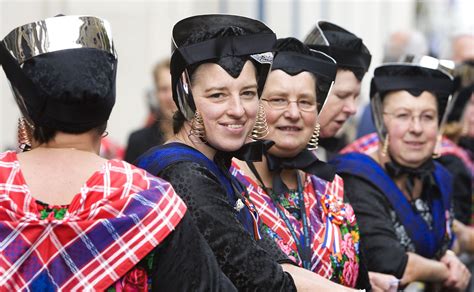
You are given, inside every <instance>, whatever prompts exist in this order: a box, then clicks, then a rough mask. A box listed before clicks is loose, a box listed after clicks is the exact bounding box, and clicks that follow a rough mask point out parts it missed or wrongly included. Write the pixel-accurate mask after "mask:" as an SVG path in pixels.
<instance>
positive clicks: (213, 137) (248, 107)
mask: <svg viewBox="0 0 474 292" xmlns="http://www.w3.org/2000/svg"><path fill="white" fill-rule="evenodd" d="M191 90H192V92H193V97H194V102H195V104H196V108H197V110H198V111H199V112H200V113H201V116H202V118H203V121H204V128H205V131H206V140H207V142H208V143H209V144H210V145H212V146H213V147H215V148H217V149H219V150H223V151H234V150H237V149H239V148H240V147H242V145H243V144H244V143H245V142H246V139H247V136H248V135H249V133H250V132H251V130H252V128H253V125H254V123H255V119H256V116H257V111H258V96H257V77H256V70H255V67H254V65H253V64H252V63H251V62H250V61H247V62H246V63H245V65H244V67H243V69H242V72H241V73H240V75H239V77H237V78H235V79H234V78H233V77H232V76H230V75H229V74H228V73H227V72H226V71H225V70H224V69H223V68H222V67H221V66H219V65H217V64H215V63H205V64H202V65H200V66H199V67H198V68H197V69H196V71H195V72H194V75H193V81H192V86H191Z"/></svg>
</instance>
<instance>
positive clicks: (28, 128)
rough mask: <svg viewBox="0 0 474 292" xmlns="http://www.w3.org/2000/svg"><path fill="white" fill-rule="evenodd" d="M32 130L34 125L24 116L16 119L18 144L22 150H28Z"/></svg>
mask: <svg viewBox="0 0 474 292" xmlns="http://www.w3.org/2000/svg"><path fill="white" fill-rule="evenodd" d="M33 130H34V126H33V125H32V124H31V123H29V122H28V121H27V120H26V119H25V118H24V117H21V118H19V119H18V144H19V148H20V149H21V150H22V151H28V150H30V149H31V137H32V136H33Z"/></svg>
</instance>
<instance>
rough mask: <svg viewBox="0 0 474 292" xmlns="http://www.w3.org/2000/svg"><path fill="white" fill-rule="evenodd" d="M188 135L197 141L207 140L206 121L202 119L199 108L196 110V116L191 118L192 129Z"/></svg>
mask: <svg viewBox="0 0 474 292" xmlns="http://www.w3.org/2000/svg"><path fill="white" fill-rule="evenodd" d="M188 137H189V139H191V141H193V142H195V143H205V142H206V129H205V128H204V121H203V119H202V116H201V113H200V112H199V111H198V110H196V112H195V113H194V117H193V119H192V120H191V131H189V135H188ZM192 137H194V138H195V139H193V138H192Z"/></svg>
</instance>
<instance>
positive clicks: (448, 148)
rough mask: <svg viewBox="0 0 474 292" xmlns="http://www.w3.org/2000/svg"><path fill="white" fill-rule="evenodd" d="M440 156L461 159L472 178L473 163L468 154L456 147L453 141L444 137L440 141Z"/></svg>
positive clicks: (473, 173)
mask: <svg viewBox="0 0 474 292" xmlns="http://www.w3.org/2000/svg"><path fill="white" fill-rule="evenodd" d="M439 154H440V155H454V156H456V157H458V158H459V159H461V160H462V161H463V162H464V164H465V165H466V166H467V168H468V169H469V170H470V171H471V175H473V176H474V161H471V159H470V158H469V154H468V153H467V152H466V151H465V150H464V149H462V148H461V147H459V146H458V145H456V144H455V143H454V142H453V141H451V140H449V139H448V138H446V137H443V139H442V140H441V147H440V149H439Z"/></svg>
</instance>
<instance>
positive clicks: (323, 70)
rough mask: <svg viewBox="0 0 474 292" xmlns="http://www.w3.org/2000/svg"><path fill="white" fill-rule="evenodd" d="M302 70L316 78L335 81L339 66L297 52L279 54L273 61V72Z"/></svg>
mask: <svg viewBox="0 0 474 292" xmlns="http://www.w3.org/2000/svg"><path fill="white" fill-rule="evenodd" d="M277 69H280V70H283V71H285V69H300V70H301V71H308V72H310V73H313V74H315V75H316V76H322V77H324V78H327V79H329V80H334V79H335V78H336V73H337V65H336V64H335V63H330V62H327V61H324V60H321V59H318V58H317V57H312V56H308V55H304V54H300V53H296V52H289V51H282V52H278V53H277V54H276V56H275V59H274V60H273V65H272V70H277Z"/></svg>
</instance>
